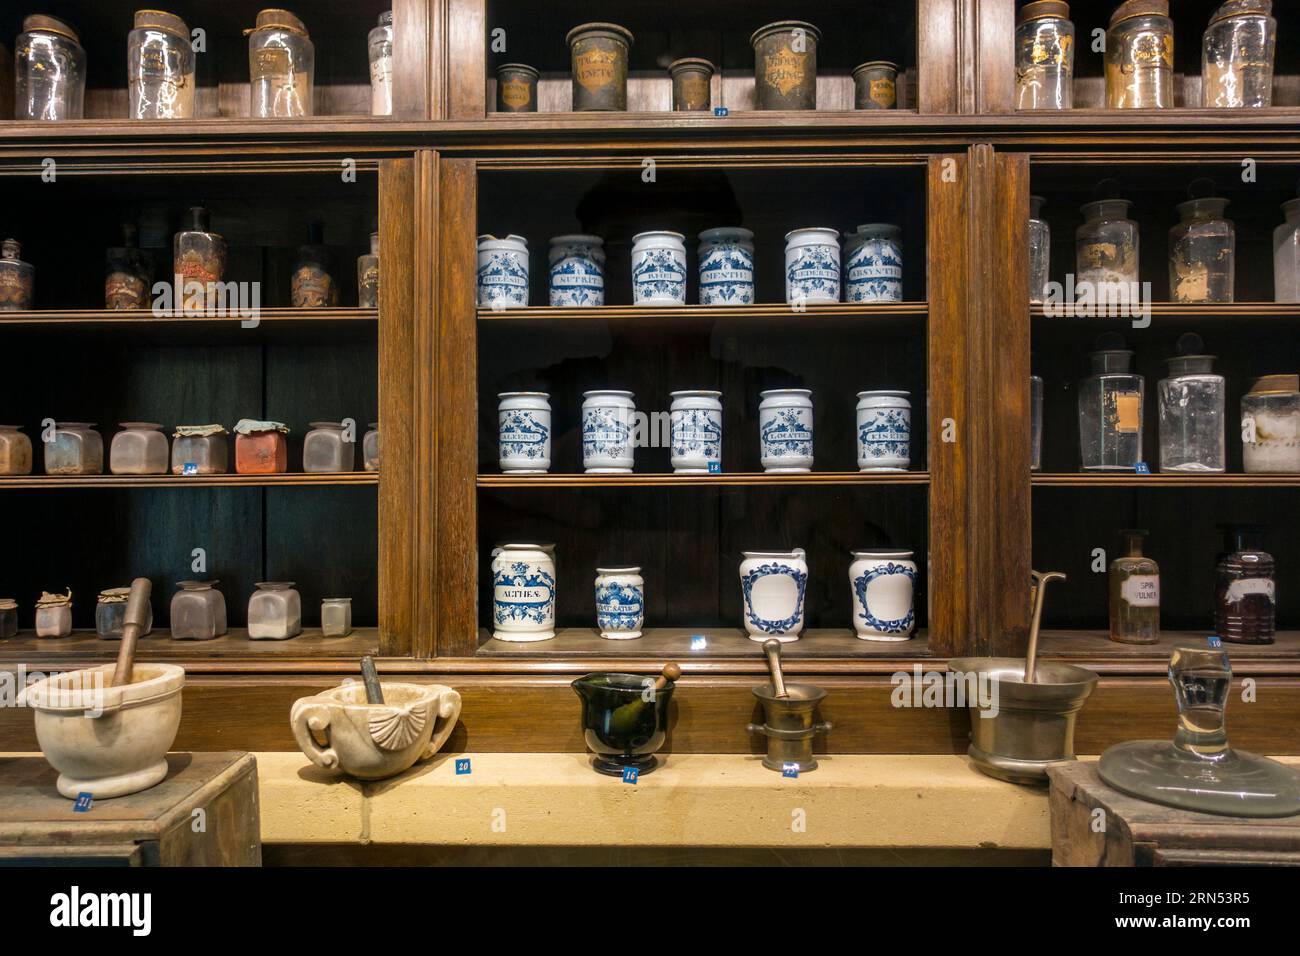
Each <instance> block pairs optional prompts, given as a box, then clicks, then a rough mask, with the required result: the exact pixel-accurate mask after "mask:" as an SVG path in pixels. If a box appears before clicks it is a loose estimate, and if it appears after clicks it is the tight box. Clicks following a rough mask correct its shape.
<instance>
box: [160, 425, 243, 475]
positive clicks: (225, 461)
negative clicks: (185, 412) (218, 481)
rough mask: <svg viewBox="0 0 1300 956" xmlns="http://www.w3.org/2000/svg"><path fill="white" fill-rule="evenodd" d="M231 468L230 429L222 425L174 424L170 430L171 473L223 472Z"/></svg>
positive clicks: (216, 473)
mask: <svg viewBox="0 0 1300 956" xmlns="http://www.w3.org/2000/svg"><path fill="white" fill-rule="evenodd" d="M229 470H230V432H228V431H226V429H225V426H223V425H217V424H212V425H177V426H176V431H175V432H173V433H172V474H173V475H224V474H225V473H226V472H228V471H229Z"/></svg>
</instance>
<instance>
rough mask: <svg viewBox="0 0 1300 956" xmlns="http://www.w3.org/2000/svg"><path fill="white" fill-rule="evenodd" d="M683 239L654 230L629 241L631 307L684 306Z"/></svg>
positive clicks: (684, 246)
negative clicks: (630, 254) (630, 251)
mask: <svg viewBox="0 0 1300 956" xmlns="http://www.w3.org/2000/svg"><path fill="white" fill-rule="evenodd" d="M685 240H686V237H685V236H683V235H682V234H681V233H680V232H667V231H663V230H655V231H651V232H641V233H637V234H636V235H635V236H633V237H632V304H633V305H642V306H645V305H654V306H673V305H685V304H686V241H685Z"/></svg>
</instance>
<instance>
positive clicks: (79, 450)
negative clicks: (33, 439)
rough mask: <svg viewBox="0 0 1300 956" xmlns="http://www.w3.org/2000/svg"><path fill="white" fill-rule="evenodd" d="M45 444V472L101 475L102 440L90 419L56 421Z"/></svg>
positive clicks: (102, 469)
mask: <svg viewBox="0 0 1300 956" xmlns="http://www.w3.org/2000/svg"><path fill="white" fill-rule="evenodd" d="M42 444H43V445H44V446H45V473H46V474H47V475H102V474H103V473H104V439H103V438H102V437H101V436H100V434H99V432H97V431H95V426H94V425H93V424H91V423H89V422H56V423H55V425H54V432H53V433H52V434H51V435H50V440H49V441H47V442H43V443H42Z"/></svg>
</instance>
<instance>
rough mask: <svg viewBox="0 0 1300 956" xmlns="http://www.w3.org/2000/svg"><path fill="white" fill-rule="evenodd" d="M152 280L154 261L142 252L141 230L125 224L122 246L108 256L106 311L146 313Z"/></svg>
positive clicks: (105, 288)
mask: <svg viewBox="0 0 1300 956" xmlns="http://www.w3.org/2000/svg"><path fill="white" fill-rule="evenodd" d="M152 279H153V257H152V256H151V255H150V254H149V253H148V252H146V251H145V250H143V249H141V248H140V242H139V230H138V229H137V228H136V224H135V223H133V222H124V223H122V244H121V245H120V246H111V247H110V248H109V250H108V253H107V254H106V256H105V267H104V308H106V309H113V310H122V309H147V308H148V307H149V293H150V288H151V285H152V282H151V280H152Z"/></svg>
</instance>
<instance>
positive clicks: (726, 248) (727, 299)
mask: <svg viewBox="0 0 1300 956" xmlns="http://www.w3.org/2000/svg"><path fill="white" fill-rule="evenodd" d="M699 253H700V305H753V304H754V234H753V233H752V232H750V231H749V230H748V229H741V228H739V227H732V226H722V227H719V228H717V229H705V230H704V231H703V232H702V233H700V249H699Z"/></svg>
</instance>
